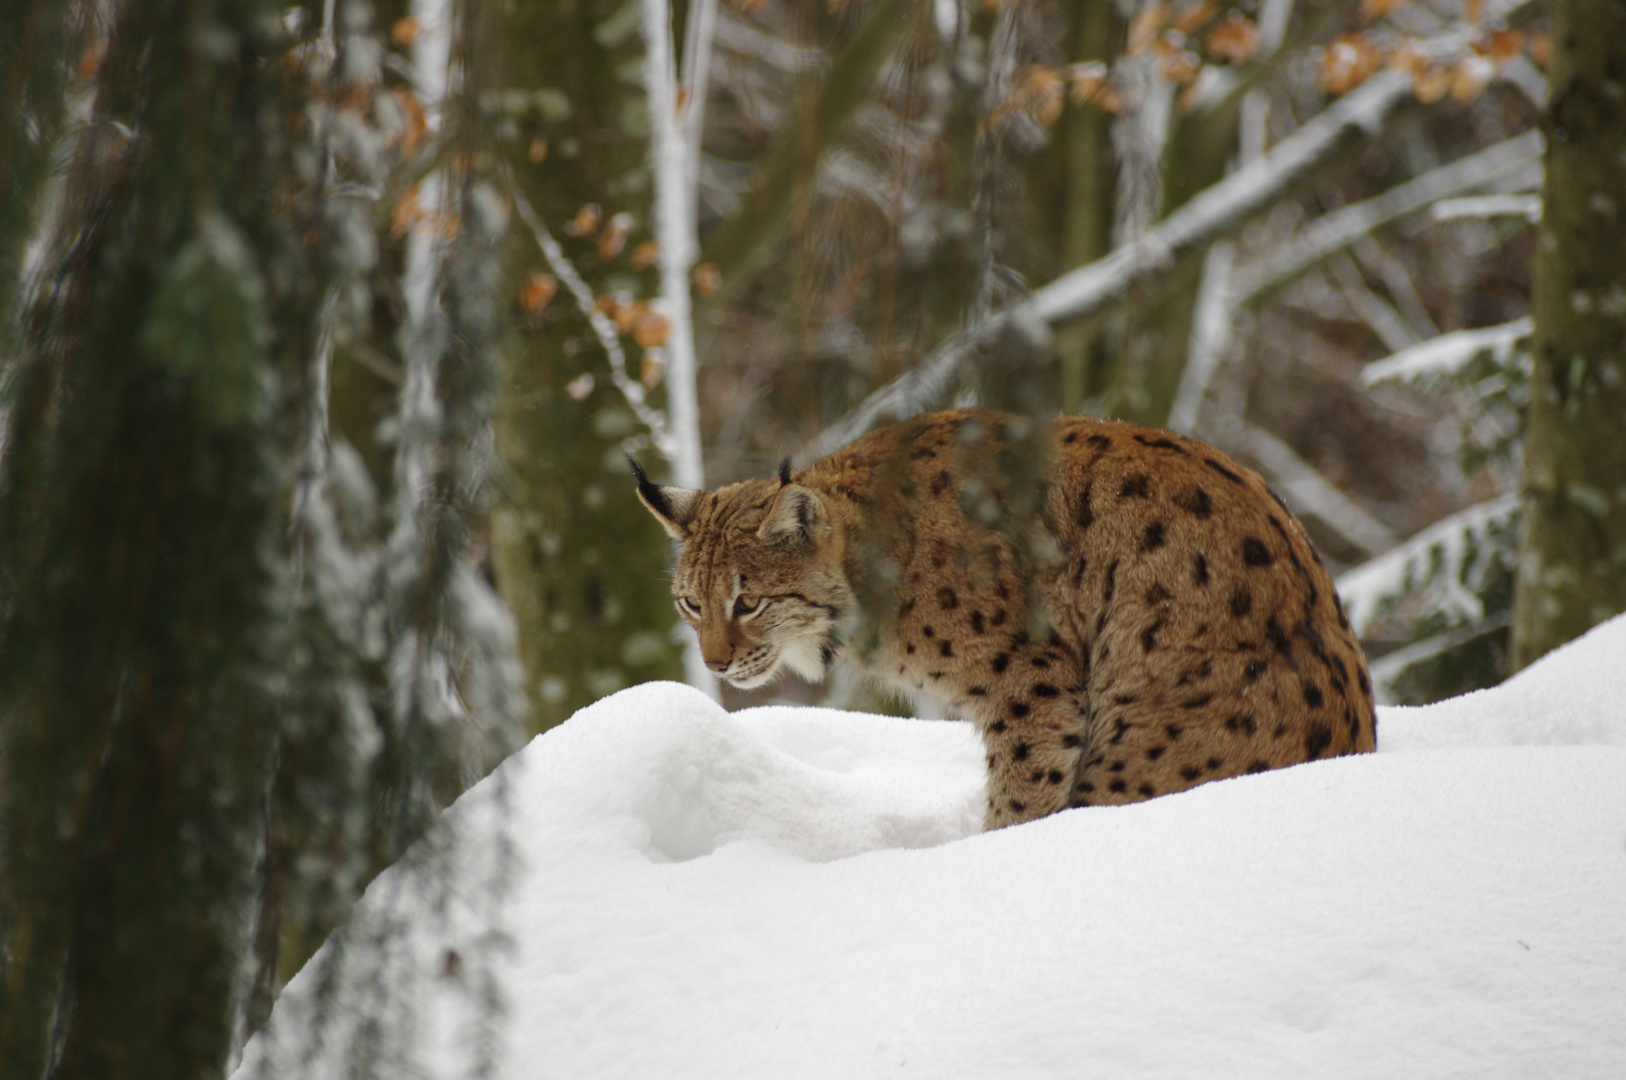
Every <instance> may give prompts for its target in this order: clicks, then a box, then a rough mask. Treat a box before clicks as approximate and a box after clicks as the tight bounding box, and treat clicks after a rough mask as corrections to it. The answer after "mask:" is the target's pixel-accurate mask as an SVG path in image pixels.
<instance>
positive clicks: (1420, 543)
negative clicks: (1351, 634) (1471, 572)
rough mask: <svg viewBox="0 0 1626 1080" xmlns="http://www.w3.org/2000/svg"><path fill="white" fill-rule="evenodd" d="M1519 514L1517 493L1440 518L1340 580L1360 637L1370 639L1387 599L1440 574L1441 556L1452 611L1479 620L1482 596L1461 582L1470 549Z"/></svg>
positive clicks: (1340, 592)
mask: <svg viewBox="0 0 1626 1080" xmlns="http://www.w3.org/2000/svg"><path fill="white" fill-rule="evenodd" d="M1518 513H1519V495H1518V493H1517V492H1510V493H1509V494H1506V495H1499V496H1497V497H1496V498H1494V499H1490V500H1488V501H1486V502H1482V503H1480V504H1479V505H1477V506H1470V507H1469V508H1468V509H1466V510H1463V511H1460V512H1458V513H1455V514H1452V515H1451V516H1449V517H1445V518H1441V519H1440V520H1439V521H1436V522H1435V523H1434V524H1432V525H1430V526H1428V527H1427V528H1426V529H1423V530H1422V531H1420V532H1418V533H1416V534H1415V535H1413V536H1411V537H1409V538H1408V539H1407V540H1406V542H1405V543H1403V544H1400V545H1398V546H1396V547H1394V548H1392V549H1391V550H1389V551H1386V552H1384V553H1383V554H1382V555H1379V556H1378V557H1377V558H1375V559H1372V560H1371V561H1370V562H1365V563H1362V564H1361V565H1360V566H1357V567H1355V568H1354V569H1353V570H1350V571H1348V572H1347V573H1345V574H1344V575H1342V576H1341V577H1340V578H1339V579H1338V581H1337V586H1338V595H1340V596H1341V597H1343V600H1344V606H1345V607H1346V608H1347V609H1348V610H1349V621H1350V624H1351V625H1352V626H1353V627H1354V629H1355V633H1356V635H1357V636H1360V637H1364V636H1366V632H1367V629H1368V628H1369V627H1370V626H1371V625H1372V620H1373V619H1374V618H1375V617H1376V616H1377V614H1378V608H1379V605H1380V604H1381V602H1382V601H1383V599H1384V598H1385V597H1392V596H1400V595H1402V594H1403V593H1405V592H1406V591H1407V590H1408V589H1410V588H1414V587H1416V585H1417V584H1418V582H1417V580H1416V579H1418V578H1423V577H1428V576H1429V575H1430V574H1434V573H1436V571H1434V570H1431V569H1430V567H1431V566H1432V564H1433V560H1434V559H1435V558H1436V554H1437V555H1438V558H1439V570H1438V571H1437V573H1438V577H1439V579H1440V584H1441V587H1442V588H1443V589H1445V590H1447V607H1448V608H1450V609H1451V610H1453V611H1456V612H1457V613H1459V614H1461V615H1462V616H1463V617H1464V618H1465V619H1468V620H1473V619H1478V618H1480V617H1481V615H1482V614H1483V612H1482V610H1481V608H1480V602H1479V598H1478V597H1477V596H1475V595H1474V593H1473V592H1472V591H1471V590H1469V589H1467V588H1466V587H1465V586H1464V585H1463V584H1462V581H1461V577H1462V567H1463V565H1464V561H1465V560H1466V558H1467V556H1468V550H1469V548H1470V547H1471V546H1473V545H1475V544H1479V543H1482V542H1483V538H1484V537H1485V536H1486V535H1488V534H1489V532H1490V530H1492V529H1494V528H1502V527H1505V526H1506V524H1507V522H1508V521H1510V520H1511V519H1512V518H1514V517H1515V516H1517V515H1518Z"/></svg>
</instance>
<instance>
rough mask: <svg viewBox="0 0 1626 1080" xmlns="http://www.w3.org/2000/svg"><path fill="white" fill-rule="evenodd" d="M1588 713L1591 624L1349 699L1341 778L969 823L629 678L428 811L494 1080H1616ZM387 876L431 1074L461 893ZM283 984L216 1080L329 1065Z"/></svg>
mask: <svg viewBox="0 0 1626 1080" xmlns="http://www.w3.org/2000/svg"><path fill="white" fill-rule="evenodd" d="M1623 698H1626V618H1622V619H1617V620H1615V621H1614V622H1612V623H1610V624H1608V625H1606V626H1604V627H1600V628H1599V629H1597V630H1595V631H1594V632H1593V633H1592V634H1591V635H1589V636H1588V637H1587V638H1585V639H1583V640H1582V641H1579V642H1577V643H1575V644H1573V645H1571V646H1569V647H1568V648H1566V649H1563V650H1561V651H1560V652H1558V653H1556V654H1554V655H1553V656H1551V657H1549V658H1548V659H1546V660H1545V661H1543V662H1542V663H1541V664H1539V665H1537V666H1536V667H1534V668H1532V669H1531V670H1529V671H1527V672H1526V673H1524V674H1523V675H1521V676H1519V677H1518V678H1516V679H1513V680H1511V681H1510V682H1509V683H1507V684H1506V685H1504V686H1502V687H1499V688H1497V689H1494V690H1488V691H1482V692H1480V693H1476V694H1471V695H1468V696H1466V697H1462V698H1458V699H1454V700H1452V701H1448V702H1444V703H1441V704H1439V705H1435V706H1430V707H1427V708H1418V709H1398V708H1395V709H1383V710H1380V714H1379V728H1378V739H1379V747H1380V751H1379V753H1378V754H1376V755H1371V756H1366V757H1360V758H1341V759H1336V760H1331V761H1322V762H1315V763H1312V764H1309V765H1302V766H1297V767H1294V768H1291V769H1285V770H1281V771H1278V772H1272V773H1264V774H1259V775H1255V776H1247V777H1239V778H1236V779H1231V780H1224V781H1220V782H1216V783H1211V784H1207V785H1204V786H1201V787H1199V788H1196V789H1194V790H1192V791H1189V792H1186V793H1183V794H1179V795H1170V796H1165V797H1162V798H1158V799H1153V800H1151V801H1149V802H1146V803H1141V804H1138V805H1134V806H1127V807H1119V808H1085V809H1081V810H1073V811H1068V812H1065V813H1062V814H1059V815H1056V816H1053V817H1050V818H1046V819H1044V820H1041V821H1037V822H1033V823H1031V824H1027V825H1022V826H1018V827H1015V828H1011V829H1006V830H1003V831H1000V832H997V833H992V834H987V835H981V834H978V833H977V827H978V822H979V821H980V818H981V813H982V807H981V802H982V752H981V747H980V745H979V744H978V741H977V739H976V737H975V735H974V733H973V732H972V730H971V729H970V728H969V726H966V725H962V724H956V723H950V722H941V721H922V720H898V719H892V718H886V717H878V716H865V715H858V714H849V713H840V712H834V711H829V710H822V709H806V708H790V707H775V708H765V709H753V710H748V711H745V712H741V713H736V714H733V715H730V714H728V713H725V712H724V711H723V710H722V709H721V708H720V707H719V706H717V705H716V704H714V703H713V702H711V701H710V700H709V699H707V698H705V697H704V696H703V695H701V694H699V693H698V692H696V691H693V690H691V689H689V688H687V687H685V686H681V685H677V684H671V683H660V684H650V685H645V686H639V687H635V688H633V689H630V690H626V691H623V692H621V693H619V694H616V695H615V696H613V697H610V698H607V699H605V700H603V701H601V702H599V703H597V704H595V705H593V706H591V707H590V708H587V709H584V710H582V711H581V712H580V713H578V714H577V715H576V716H575V717H574V718H573V719H572V720H570V721H569V722H568V723H566V724H564V725H563V726H561V727H560V728H557V729H555V730H554V731H551V732H549V733H548V734H546V735H544V736H542V737H540V738H538V739H536V740H535V741H534V742H533V743H532V744H531V745H530V746H529V747H527V748H526V749H525V750H524V751H522V752H521V753H520V754H518V755H516V756H515V757H514V758H513V759H511V760H510V761H509V762H507V763H506V764H505V765H504V766H503V767H502V769H500V770H499V772H498V774H497V775H496V776H494V777H493V778H490V779H488V780H487V781H485V782H484V783H482V784H481V785H479V786H477V787H476V788H475V789H474V790H472V791H471V792H470V793H469V794H468V795H466V796H465V797H464V798H463V799H462V800H460V801H459V803H458V804H457V806H456V807H454V808H453V810H452V811H451V812H450V817H451V818H452V820H453V822H454V823H455V824H456V825H457V826H458V827H459V828H458V831H457V835H459V836H461V837H462V838H463V839H462V841H461V845H460V847H459V848H458V849H457V850H456V852H455V853H454V858H455V860H456V862H457V865H458V866H459V867H460V868H461V869H460V873H459V875H458V876H459V878H460V879H461V880H463V881H464V882H468V883H473V882H479V881H485V880H488V879H489V877H490V874H491V870H492V867H493V866H494V865H496V864H495V862H494V860H493V856H494V853H495V852H496V851H498V850H499V849H500V845H498V844H496V843H495V842H494V841H491V840H490V838H491V837H494V836H498V835H507V836H508V837H510V838H511V839H512V842H513V844H514V856H515V858H514V859H513V862H512V867H513V869H512V876H511V891H510V892H509V894H508V899H507V900H506V903H505V906H504V909H503V913H502V922H503V925H504V927H505V928H506V930H507V932H508V934H509V935H511V940H512V948H511V949H510V950H509V952H508V953H507V954H506V956H505V958H504V959H503V960H502V961H501V962H500V963H499V964H498V965H497V967H498V972H497V973H498V975H499V976H500V985H501V987H502V993H503V995H504V998H505V1000H506V1014H505V1016H504V1017H503V1019H502V1020H501V1022H500V1023H499V1024H498V1025H497V1027H498V1030H497V1035H498V1042H499V1044H500V1050H499V1052H498V1055H497V1058H496V1062H495V1071H496V1074H497V1075H499V1076H501V1077H504V1078H509V1080H521V1078H530V1077H661V1078H667V1077H697V1078H717V1077H750V1078H758V1077H776V1078H777V1077H870V1076H881V1075H886V1076H892V1075H915V1076H923V1077H933V1078H945V1077H946V1078H954V1077H965V1078H983V1077H1013V1078H1014V1077H1048V1076H1081V1075H1100V1076H1112V1077H1140V1076H1203V1077H1223V1076H1236V1077H1248V1078H1258V1077H1272V1076H1282V1077H1299V1076H1316V1077H1345V1076H1349V1077H1357V1076H1371V1077H1379V1076H1383V1077H1389V1076H1426V1077H1453V1076H1464V1077H1466V1076H1473V1077H1499V1076H1505V1077H1521V1078H1522V1077H1529V1076H1538V1075H1549V1076H1565V1077H1569V1078H1583V1077H1600V1078H1601V1077H1616V1076H1621V1075H1626V902H1623V901H1626V705H1623V704H1622V702H1623ZM504 807H505V808H506V809H503V808H504ZM502 820H506V830H507V831H506V834H504V833H503V832H502V830H501V829H499V828H498V822H499V821H502ZM399 878H400V875H399V874H398V873H397V872H396V871H391V872H389V873H386V874H385V875H384V876H382V877H381V878H380V879H379V881H377V882H375V883H374V886H373V888H372V889H370V890H369V893H368V897H367V899H366V901H365V902H364V903H365V905H366V906H367V907H368V908H369V910H371V911H372V912H374V913H375V914H379V913H388V915H389V916H390V918H392V919H398V920H402V921H404V922H405V923H406V924H407V925H408V926H409V927H410V930H409V932H408V936H409V939H410V941H411V943H412V949H411V951H410V955H409V956H408V957H407V959H406V960H404V961H401V962H399V963H398V964H397V965H396V967H395V968H394V969H392V974H391V975H390V978H391V979H392V980H393V981H394V985H396V986H397V987H398V988H400V989H401V990H403V991H404V992H405V994H406V998H407V1000H408V1001H409V1003H412V1004H413V1005H415V1007H416V1009H417V1015H418V1017H419V1022H418V1024H417V1026H416V1027H415V1028H414V1029H413V1030H414V1032H415V1035H416V1039H417V1041H418V1043H419V1044H420V1045H419V1046H418V1047H417V1049H418V1050H419V1052H420V1053H421V1056H422V1058H423V1059H424V1060H425V1061H426V1062H427V1063H428V1064H429V1066H430V1068H431V1069H432V1070H440V1073H441V1074H443V1075H448V1076H450V1075H457V1074H459V1073H460V1072H461V1071H463V1069H464V1068H466V1067H467V1065H468V1063H469V1061H470V1055H471V1053H472V1052H473V1051H472V1050H471V1049H470V1046H469V1045H468V1044H467V1043H466V1042H465V1041H464V1039H463V1036H462V1034H461V1033H462V1031H463V1027H464V1021H465V1020H466V1019H467V1018H468V1016H469V1015H471V1014H470V1009H471V1007H472V1006H471V1005H470V1000H471V995H470V994H469V993H468V991H469V987H468V986H467V985H466V984H467V982H468V978H467V977H466V973H462V972H460V970H459V967H458V965H457V964H456V963H455V962H454V960H455V958H456V956H457V955H458V953H457V950H458V949H467V948H469V947H470V943H471V942H474V941H475V940H476V939H477V938H478V936H479V935H480V933H481V931H482V929H483V926H482V924H481V918H482V915H481V912H480V908H481V905H482V903H483V902H484V901H483V898H482V895H481V893H480V890H479V889H478V888H473V887H471V888H469V889H466V890H464V891H463V892H464V894H465V895H464V897H463V899H462V900H459V901H455V902H453V903H452V904H451V906H450V907H449V908H448V914H447V916H446V917H445V918H443V919H435V918H430V917H429V916H428V907H429V906H430V905H429V901H428V900H427V899H425V898H424V897H423V896H421V895H419V894H418V893H417V892H416V891H414V890H411V889H405V888H402V887H400V884H399ZM317 967H318V965H314V964H313V965H312V966H311V967H310V968H307V970H306V972H304V973H302V974H301V976H300V977H298V978H296V979H295V980H294V982H293V983H292V984H291V985H290V987H289V988H288V990H287V992H286V993H285V994H284V996H283V999H282V1000H281V1001H280V1002H279V1004H278V1006H277V1009H276V1011H275V1012H274V1014H273V1017H272V1021H271V1024H270V1025H269V1027H268V1029H267V1030H266V1031H265V1032H264V1033H262V1035H261V1036H260V1037H259V1038H257V1039H256V1040H255V1042H253V1043H251V1044H250V1047H249V1053H248V1055H247V1064H248V1065H249V1066H252V1065H253V1064H254V1063H256V1062H261V1061H264V1060H266V1059H267V1057H268V1056H270V1057H278V1056H285V1055H294V1056H295V1057H297V1058H304V1059H306V1060H305V1064H304V1065H302V1066H301V1069H300V1072H301V1073H303V1074H306V1075H317V1076H320V1075H330V1074H332V1073H333V1072H334V1071H336V1070H337V1069H338V1068H339V1062H338V1060H337V1054H336V1053H334V1052H332V1051H331V1049H330V1048H331V1047H333V1046H336V1045H338V1043H339V1042H341V1041H342V1039H341V1038H339V1037H338V1036H339V1035H341V1034H342V1033H340V1032H330V1033H329V1036H330V1037H329V1039H328V1040H327V1041H325V1042H323V1043H322V1044H321V1045H320V1046H317V1045H315V1044H314V1043H313V1041H312V1038H311V1031H312V1030H313V1029H312V1026H311V1018H312V1016H313V1014H314V1012H315V1010H316V1004H315V1002H316V1001H317V999H318V997H325V998H327V997H330V999H331V1000H335V1001H343V1000H345V998H346V997H347V995H354V994H356V993H359V992H360V989H359V988H358V987H356V986H352V985H350V983H349V982H347V980H346V977H345V976H344V974H343V971H342V970H341V972H340V974H339V976H338V978H337V979H336V981H335V982H334V984H333V985H332V986H329V987H326V988H325V990H324V993H322V994H320V995H319V994H318V993H317V985H316V984H317V982H318V980H317V979H316V978H315V976H314V974H313V970H314V969H316V968H317ZM350 981H351V982H355V981H358V980H356V979H352V980H350ZM396 1049H399V1050H402V1051H403V1052H404V1051H405V1050H406V1049H407V1048H406V1047H404V1046H398V1047H396ZM245 1075H246V1072H245Z"/></svg>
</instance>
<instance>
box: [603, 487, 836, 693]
mask: <svg viewBox="0 0 1626 1080" xmlns="http://www.w3.org/2000/svg"><path fill="white" fill-rule="evenodd" d="M628 461H629V463H630V464H631V465H632V471H633V475H634V476H636V477H637V478H638V498H639V499H641V500H643V504H644V505H645V506H646V507H648V508H649V512H650V513H651V514H654V515H655V519H656V520H657V521H659V522H660V523H661V526H662V527H663V528H665V529H666V531H667V532H668V533H669V534H670V535H671V536H672V538H673V539H675V540H677V541H678V542H679V543H681V544H682V545H683V547H682V551H681V553H680V554H679V556H678V564H677V570H676V572H675V573H674V574H673V575H672V597H673V599H674V600H675V601H676V603H677V610H678V614H679V615H681V616H683V618H685V619H686V620H688V622H689V625H691V626H693V627H694V628H695V630H696V631H697V632H698V633H699V635H700V653H701V655H702V656H703V657H704V658H705V661H706V666H707V667H708V668H710V669H711V670H712V671H714V672H716V673H717V674H718V675H720V676H722V677H723V678H725V679H727V680H728V681H729V682H731V683H733V684H734V685H735V686H738V687H740V688H741V689H750V688H752V687H756V686H761V685H762V684H763V683H766V682H767V681H769V680H770V679H772V678H773V677H774V675H775V674H777V673H778V671H779V666H780V665H781V664H786V665H788V666H789V667H790V669H791V670H792V671H794V672H796V673H797V674H798V675H800V676H802V677H803V678H804V679H808V680H809V681H812V682H817V681H819V680H820V679H822V678H824V673H825V671H826V669H827V668H828V667H829V666H830V663H831V661H832V660H833V659H834V657H835V651H836V647H837V644H838V640H837V636H836V628H837V624H838V623H839V622H840V620H841V617H842V615H843V614H844V613H845V612H846V611H847V610H848V609H849V608H850V607H851V606H852V590H851V588H850V587H849V586H848V584H847V575H846V573H845V571H844V570H843V569H842V550H841V549H842V537H841V535H840V530H839V528H838V527H837V526H836V524H835V523H834V522H833V521H832V519H831V516H830V513H829V510H828V508H827V507H826V506H825V504H824V501H823V499H822V498H821V496H820V495H819V493H818V492H816V491H814V490H813V489H811V488H806V487H802V486H801V485H799V484H795V483H792V482H791V479H790V468H789V463H788V462H787V463H786V464H785V465H783V466H781V467H780V470H779V477H778V478H777V479H774V480H747V481H745V482H743V483H739V484H731V485H729V486H728V487H724V488H718V489H717V490H716V491H692V490H689V489H687V488H676V487H660V486H657V485H655V484H652V483H650V481H649V478H648V477H646V476H645V475H644V471H643V470H642V469H640V468H639V467H638V463H637V462H635V461H631V459H630V458H629V459H628Z"/></svg>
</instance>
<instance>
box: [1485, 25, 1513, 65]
mask: <svg viewBox="0 0 1626 1080" xmlns="http://www.w3.org/2000/svg"><path fill="white" fill-rule="evenodd" d="M1525 36H1526V35H1525V32H1524V31H1523V30H1520V29H1518V28H1516V27H1515V28H1512V29H1510V28H1508V27H1502V28H1501V29H1499V30H1493V31H1491V32H1490V33H1489V34H1487V35H1486V36H1485V37H1483V38H1481V39H1479V40H1478V41H1476V42H1474V51H1475V52H1478V53H1480V54H1481V55H1483V56H1488V57H1490V58H1491V60H1493V61H1495V62H1496V63H1497V64H1505V63H1507V62H1508V61H1509V60H1511V59H1513V58H1514V57H1515V56H1517V55H1519V53H1521V52H1523V51H1524V44H1525Z"/></svg>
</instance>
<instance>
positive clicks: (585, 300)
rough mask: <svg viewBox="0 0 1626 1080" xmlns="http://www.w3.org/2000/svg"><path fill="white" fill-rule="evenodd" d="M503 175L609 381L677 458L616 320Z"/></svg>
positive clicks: (659, 446) (662, 448)
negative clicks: (630, 368)
mask: <svg viewBox="0 0 1626 1080" xmlns="http://www.w3.org/2000/svg"><path fill="white" fill-rule="evenodd" d="M504 174H505V179H506V180H507V181H508V193H509V195H510V196H512V198H513V200H514V209H515V210H516V211H517V212H518V214H519V219H520V220H521V221H523V222H525V225H526V227H527V228H528V229H530V230H531V235H532V236H534V237H536V245H537V247H539V248H541V249H542V257H543V258H545V259H547V260H548V266H549V268H550V269H552V271H553V274H554V276H555V277H557V278H558V279H559V280H560V281H562V282H564V283H565V288H567V289H569V290H570V295H571V296H572V297H574V298H575V300H576V306H577V307H578V308H580V309H581V313H582V314H583V315H584V316H585V317H586V318H587V322H588V324H589V325H590V326H592V328H593V336H595V337H597V338H598V343H599V344H600V345H601V346H603V348H604V352H605V355H607V356H608V357H609V358H610V381H611V383H613V384H614V386H615V388H616V389H617V390H619V391H620V392H621V396H622V397H624V398H626V400H627V405H628V406H629V407H630V408H631V409H632V412H633V415H634V416H636V417H638V420H639V422H640V423H642V424H643V425H644V426H645V427H646V428H648V429H649V436H650V439H651V440H652V441H653V442H654V444H655V449H656V450H658V451H659V452H660V454H661V456H662V457H664V458H666V459H667V460H668V461H673V460H676V457H677V440H676V439H675V438H673V436H672V433H671V430H670V429H669V428H668V427H667V424H666V417H665V415H664V414H662V413H661V412H660V410H658V409H656V408H654V407H653V406H651V405H650V404H649V401H648V399H647V398H646V397H645V396H644V387H643V384H642V383H640V382H638V380H636V379H634V378H631V377H630V376H629V375H628V374H627V354H626V352H625V351H624V350H623V349H622V348H621V332H620V331H619V330H618V329H616V325H615V321H614V320H612V319H611V318H610V317H609V316H608V315H606V314H604V313H603V312H602V311H599V310H598V308H597V307H596V306H595V305H594V302H593V290H592V289H591V288H589V287H588V285H587V282H586V281H583V280H582V276H581V275H580V274H579V273H577V272H576V267H575V265H574V264H573V263H572V262H571V261H570V258H569V257H568V256H567V255H566V254H565V250H564V248H562V247H560V246H559V241H557V240H555V239H554V238H553V234H552V233H550V232H549V231H548V227H547V225H545V224H543V222H542V218H541V216H540V215H538V214H537V212H536V208H535V207H533V206H532V205H531V202H530V200H529V199H527V198H526V197H525V193H524V192H523V191H521V190H520V188H519V184H518V183H517V182H516V181H515V180H514V175H513V173H512V172H509V171H508V170H507V169H506V168H505V169H504Z"/></svg>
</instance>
